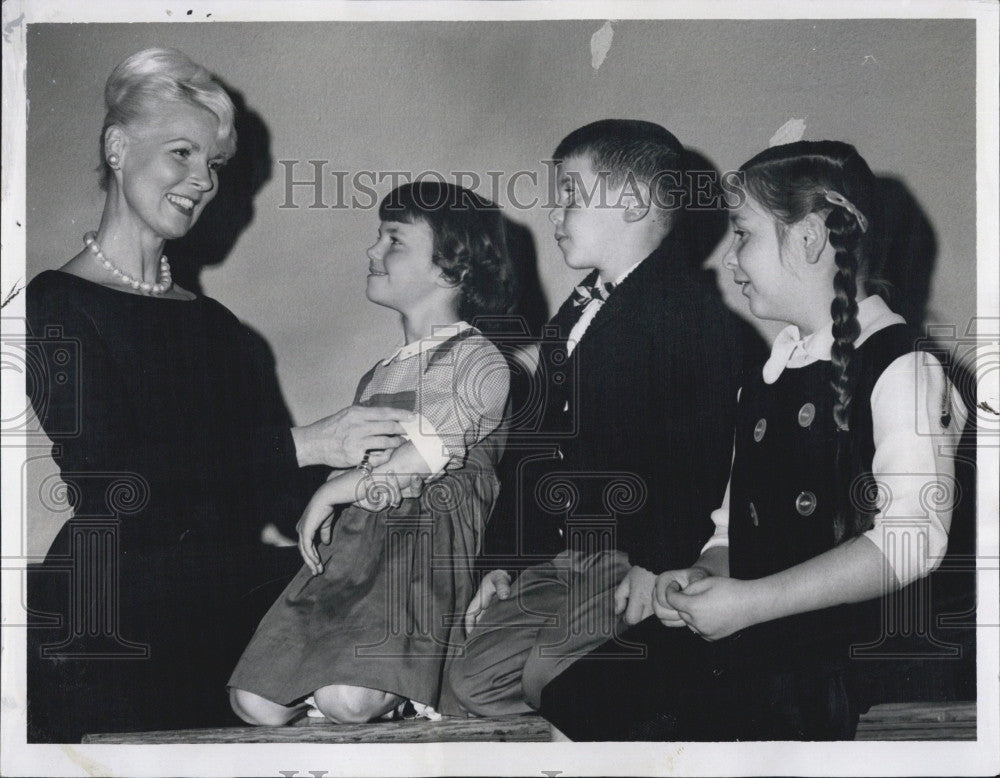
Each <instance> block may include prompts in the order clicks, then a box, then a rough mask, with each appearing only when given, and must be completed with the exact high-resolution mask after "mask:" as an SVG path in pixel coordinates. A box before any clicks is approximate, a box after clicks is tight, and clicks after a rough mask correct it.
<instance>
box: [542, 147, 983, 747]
mask: <svg viewBox="0 0 1000 778" xmlns="http://www.w3.org/2000/svg"><path fill="white" fill-rule="evenodd" d="M741 170H742V172H743V174H744V181H745V193H744V194H745V198H743V200H742V202H741V203H740V204H739V206H738V207H736V208H734V209H733V210H732V212H731V220H732V225H733V232H734V233H735V234H734V237H733V242H732V245H731V247H730V248H729V250H728V252H727V254H726V257H725V265H726V268H727V269H729V270H730V271H731V272H732V273H733V280H734V281H735V282H736V283H737V284H738V285H739V286H740V287H741V288H742V291H743V294H744V296H746V297H747V299H748V300H749V303H750V310H751V311H752V312H753V313H754V315H755V316H758V317H760V318H762V319H771V320H779V321H785V322H788V324H789V326H788V327H787V328H786V329H785V330H783V331H782V332H781V333H780V334H779V335H778V337H777V339H776V341H775V343H774V346H773V348H772V351H771V355H770V357H769V359H768V360H767V362H766V363H765V364H764V366H763V369H761V370H755V371H752V372H751V374H750V375H748V376H747V378H746V379H745V380H744V382H743V387H742V389H741V393H740V405H739V412H738V418H737V427H736V433H735V445H734V454H733V467H732V472H731V475H730V481H729V486H728V488H727V490H726V495H725V498H724V500H723V504H722V506H721V507H720V508H718V509H717V510H716V511H714V512H713V514H712V519H713V521H714V523H715V533H714V535H713V536H712V538H711V539H710V540H709V541H708V543H707V544H706V545H705V547H704V548H703V550H702V553H701V556H700V557H699V559H698V560H697V562H696V563H695V564H694V565H693V566H692V567H690V568H688V569H684V570H671V571H667V572H665V573H662V574H661V575H659V576H658V578H657V581H656V585H655V588H654V591H653V608H654V612H655V614H656V616H657V618H658V620H659V621H657V619H648V620H647V621H646V622H642V623H641V624H639V625H638V626H637V627H635V628H634V629H633V630H631V633H630V632H626V633H625V634H624V638H625V639H632V640H634V641H636V642H642V643H645V644H646V645H647V647H648V651H647V657H646V658H645V659H643V660H631V661H630V660H624V659H622V658H620V656H619V657H615V656H614V653H615V651H614V645H612V644H607V645H606V646H604V647H601V648H598V649H597V650H596V651H594V652H593V653H591V654H590V655H589V656H588V657H586V658H585V659H584V660H581V661H580V662H578V663H577V664H575V665H573V666H572V667H570V668H569V670H567V671H566V672H565V673H563V674H562V675H560V676H558V677H557V678H556V679H554V680H553V681H552V682H550V683H549V685H548V686H546V687H545V689H544V690H543V692H542V698H541V702H542V705H541V712H542V714H543V715H544V716H545V717H546V718H547V719H548V720H549V721H550V722H551V723H552V725H553V727H554V729H555V734H557V735H558V734H563V735H565V736H567V737H569V738H571V739H574V740H628V739H635V740H640V739H642V740H645V739H655V740H734V739H739V740H841V739H853V737H854V734H855V731H856V728H857V723H858V716H859V709H860V708H862V707H863V701H862V700H861V699H860V695H859V689H858V688H857V686H858V685H857V684H856V682H855V681H854V679H853V675H852V673H851V672H850V670H851V668H850V665H849V657H850V647H851V644H852V643H853V642H858V638H859V628H860V627H861V626H862V625H863V624H866V623H868V626H869V630H870V627H871V626H872V625H871V623H870V621H869V620H870V619H871V618H872V616H873V614H874V613H876V612H877V608H876V607H873V606H876V605H877V598H879V597H881V596H883V595H885V594H887V593H888V592H890V591H892V590H894V589H896V588H899V587H901V586H905V585H907V584H909V583H911V582H913V581H915V580H917V579H918V578H920V577H922V576H925V575H927V574H928V573H929V572H930V571H931V570H933V569H934V568H935V567H936V566H937V565H938V564H939V563H940V560H941V558H942V557H943V555H944V552H945V549H946V546H947V538H948V530H949V525H950V521H951V509H952V505H951V502H952V500H951V496H952V494H953V487H954V477H953V471H954V463H953V462H952V461H951V460H950V459H947V458H946V457H944V456H942V454H941V451H942V450H947V448H948V446H947V444H948V443H949V442H951V441H957V440H958V436H959V434H960V432H961V427H962V422H963V415H962V414H960V413H958V408H959V404H958V403H956V404H955V407H954V408H953V407H952V400H951V385H950V383H949V381H948V378H947V377H946V375H945V372H944V370H943V369H942V367H941V364H940V363H939V362H938V361H937V360H936V359H935V358H934V357H933V356H932V355H930V354H928V353H923V352H918V351H916V350H915V345H916V338H917V335H916V333H915V332H914V331H913V330H911V329H910V328H909V327H908V326H907V325H906V323H905V322H904V320H903V319H902V318H901V317H899V316H898V315H896V314H895V313H893V312H892V311H891V310H890V309H889V308H888V306H887V305H886V303H885V302H884V301H883V300H882V298H880V297H879V296H878V295H876V294H869V293H868V290H869V289H871V288H872V285H873V283H874V282H875V281H876V280H877V279H875V278H874V277H873V276H874V273H873V267H872V264H873V263H872V253H873V252H872V251H871V249H870V248H869V245H870V240H871V236H872V233H873V232H875V229H874V227H875V226H876V225H873V224H871V223H870V219H871V218H872V217H874V215H875V213H876V210H875V208H874V199H875V186H876V184H875V178H874V176H873V174H872V172H871V170H870V169H869V167H868V165H867V164H866V162H865V161H864V160H863V159H862V158H861V156H860V155H859V154H858V153H857V151H856V150H855V149H854V147H852V146H850V145H848V144H846V143H839V142H834V141H819V142H816V141H801V142H797V143H792V144H788V145H783V146H775V147H772V148H769V149H767V150H766V151H763V152H761V153H760V154H758V155H757V156H755V157H754V158H753V159H751V160H750V161H749V162H747V163H746V164H745V165H744V166H743V167H742V168H741ZM931 492H933V493H934V494H935V497H934V499H928V495H929V494H930V493H931ZM942 496H943V497H942ZM660 622H662V625H661V623H660ZM665 627H666V628H665Z"/></svg>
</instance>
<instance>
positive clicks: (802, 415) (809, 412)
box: [799, 403, 816, 427]
mask: <svg viewBox="0 0 1000 778" xmlns="http://www.w3.org/2000/svg"><path fill="white" fill-rule="evenodd" d="M815 418H816V406H815V405H813V404H812V403H806V404H805V405H803V406H802V407H801V408H799V426H800V427H808V426H809V425H810V424H812V423H813V419H815Z"/></svg>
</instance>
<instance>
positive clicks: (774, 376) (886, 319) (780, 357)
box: [761, 294, 906, 384]
mask: <svg viewBox="0 0 1000 778" xmlns="http://www.w3.org/2000/svg"><path fill="white" fill-rule="evenodd" d="M905 323H906V320H905V319H904V318H903V317H902V316H900V315H899V314H896V313H893V312H892V311H891V310H890V309H889V306H888V305H886V304H885V301H884V300H883V299H882V298H881V297H879V296H878V295H877V294H873V295H870V296H869V297H866V298H865V299H864V300H862V301H861V302H859V303H858V325H859V326H860V327H861V334H860V335H858V339H857V340H856V341H855V342H854V345H855V346H860V345H861V344H862V343H864V342H865V341H866V340H867V339H868V338H869V336H871V335H873V334H874V333H876V332H878V331H879V330H881V329H884V328H886V327H888V326H890V325H892V324H905ZM832 348H833V321H832V320H831V321H830V323H829V324H827V325H826V326H825V327H824V328H823V329H820V330H816V332H814V333H812V334H811V335H807V336H806V337H804V338H803V337H801V335H800V333H799V328H798V327H796V326H795V325H794V324H789V325H788V326H787V327H785V329H783V330H782V331H781V332H779V333H778V337H777V338H775V339H774V345H773V346H771V356H770V357H768V360H767V362H765V363H764V369H763V370H762V371H761V373H762V375H763V378H764V383H766V384H773V383H774V382H775V381H777V380H778V378H779V377H780V376H781V374H782V372H784V370H785V368H786V367H789V368H799V367H805V366H806V365H811V364H812V363H813V362H820V361H824V362H829V361H830V351H831V349H832Z"/></svg>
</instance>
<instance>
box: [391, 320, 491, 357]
mask: <svg viewBox="0 0 1000 778" xmlns="http://www.w3.org/2000/svg"><path fill="white" fill-rule="evenodd" d="M471 329H472V325H471V324H469V323H468V322H465V321H459V322H455V323H454V324H441V325H435V326H434V328H433V331H432V332H431V334H430V335H428V336H427V337H426V338H421V339H420V340H415V341H413V342H412V343H407V344H405V345H403V346H400V347H399V348H397V349H396V350H395V351H394V352H393V353H392V355H391V356H389V357H387V358H385V359H383V360H382V362H381V364H383V365H388V364H389V363H390V362H393V361H396V360H399V361H402V360H404V359H409V358H410V357H412V356H414V355H415V354H419V353H420V352H422V351H429V350H430V349H434V348H437V347H438V346H440V345H441V344H442V343H444V341H446V340H448V339H450V338H454V337H455V336H456V335H461V334H462V333H463V332H465V331H466V330H471Z"/></svg>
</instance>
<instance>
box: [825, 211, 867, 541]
mask: <svg viewBox="0 0 1000 778" xmlns="http://www.w3.org/2000/svg"><path fill="white" fill-rule="evenodd" d="M826 226H827V229H829V230H830V245H831V246H833V248H834V249H835V250H836V255H835V257H834V259H835V261H836V263H837V273H836V275H834V277H833V289H834V292H835V293H836V296H835V297H834V298H833V302H832V303H831V304H830V315H831V317H832V318H833V346H832V347H831V349H830V361H831V363H832V368H833V378H832V380H831V381H830V386H831V387H832V388H833V392H834V395H835V396H836V398H837V400H836V403H835V404H834V406H833V420H834V422H835V423H836V425H837V453H836V463H837V478H838V481H841V482H842V481H843V480H844V479H845V478H846V477H848V476H846V474H847V473H850V472H851V470H852V468H851V450H852V446H851V425H850V415H851V401H852V399H853V394H854V386H855V380H856V372H857V370H856V365H855V364H854V361H853V357H854V342H855V341H856V340H857V339H858V335H859V334H860V333H861V326H860V325H859V324H858V302H857V293H858V287H857V280H856V276H857V270H858V244H859V242H860V237H861V234H860V233H861V230H860V227H859V226H858V223H857V220H856V219H855V218H854V217H853V216H852V215H851V214H849V213H848V212H847V211H845V210H844V209H842V208H839V207H835V208H833V210H831V211H830V214H829V216H827V218H826ZM850 491H851V490H850V484H844V483H839V484H838V489H837V495H838V507H839V509H838V510H837V514H836V516H835V518H834V530H833V531H834V539H835V541H836V542H838V543H839V542H840V541H841V540H843V539H844V538H845V537H847V536H849V535H854V534H857V532H858V531H859V530H860V527H859V526H858V524H859V523H860V517H859V516H858V511H857V509H856V507H855V506H853V505H852V504H851V497H850Z"/></svg>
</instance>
